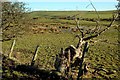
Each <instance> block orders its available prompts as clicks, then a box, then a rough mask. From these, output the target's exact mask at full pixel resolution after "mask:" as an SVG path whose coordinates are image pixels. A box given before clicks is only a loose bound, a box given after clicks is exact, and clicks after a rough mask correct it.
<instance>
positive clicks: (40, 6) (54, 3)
mask: <svg viewBox="0 0 120 80" xmlns="http://www.w3.org/2000/svg"><path fill="white" fill-rule="evenodd" d="M14 1H20V2H25V3H26V7H28V8H31V11H39V10H43V11H64V10H66V11H70V10H89V11H90V10H94V9H93V7H92V6H91V5H89V4H90V2H89V0H14ZM91 1H92V3H93V5H94V6H95V8H96V9H97V10H98V11H106V10H116V8H115V5H117V4H118V1H117V0H91ZM88 5H89V6H88ZM86 6H88V7H87V8H86Z"/></svg>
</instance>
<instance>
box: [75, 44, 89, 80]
mask: <svg viewBox="0 0 120 80" xmlns="http://www.w3.org/2000/svg"><path fill="white" fill-rule="evenodd" d="M87 50H88V42H86V43H85V45H84V50H83V54H82V58H81V62H80V64H79V66H80V67H79V72H78V77H77V80H81V79H82V78H80V79H79V77H81V76H82V73H83V72H82V71H83V70H82V64H83V61H84V56H85V53H86V52H87Z"/></svg>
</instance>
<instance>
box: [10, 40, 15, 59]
mask: <svg viewBox="0 0 120 80" xmlns="http://www.w3.org/2000/svg"><path fill="white" fill-rule="evenodd" d="M15 43H16V41H15V40H14V41H13V43H12V46H11V50H10V53H9V55H8V56H9V58H11V56H12V53H13V49H14V46H15Z"/></svg>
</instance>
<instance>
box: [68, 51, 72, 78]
mask: <svg viewBox="0 0 120 80" xmlns="http://www.w3.org/2000/svg"><path fill="white" fill-rule="evenodd" d="M70 55H71V53H70V50H68V64H69V69H68V70H69V71H68V79H70V78H71V56H70Z"/></svg>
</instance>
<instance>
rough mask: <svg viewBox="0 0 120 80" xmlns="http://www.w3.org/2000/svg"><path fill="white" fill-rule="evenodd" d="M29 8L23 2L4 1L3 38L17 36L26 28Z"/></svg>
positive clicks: (7, 38)
mask: <svg viewBox="0 0 120 80" xmlns="http://www.w3.org/2000/svg"><path fill="white" fill-rule="evenodd" d="M27 11H28V9H27V8H26V7H25V3H23V2H3V3H2V24H1V26H2V30H3V40H9V39H11V38H13V37H16V36H17V35H18V34H19V32H20V31H21V30H22V29H23V28H24V23H25V19H26V12H27Z"/></svg>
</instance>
